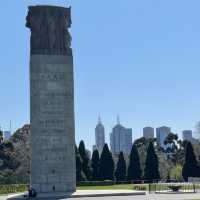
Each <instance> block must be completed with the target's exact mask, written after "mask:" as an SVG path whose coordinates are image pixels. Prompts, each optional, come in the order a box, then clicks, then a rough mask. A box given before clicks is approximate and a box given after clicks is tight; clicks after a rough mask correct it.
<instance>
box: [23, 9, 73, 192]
mask: <svg viewBox="0 0 200 200" xmlns="http://www.w3.org/2000/svg"><path fill="white" fill-rule="evenodd" d="M26 26H27V27H28V28H30V30H31V42H30V45H31V48H30V51H31V55H30V115H31V116H30V125H31V137H30V138H31V141H30V144H31V186H32V187H33V188H34V189H35V190H36V191H37V192H38V193H39V194H48V195H49V196H56V195H57V194H58V193H63V194H68V193H71V192H74V191H75V189H76V166H75V148H74V147H75V130H74V83H73V82H74V80H73V56H72V49H71V36H70V33H69V31H68V28H70V26H71V8H63V7H55V6H30V7H29V12H28V16H27V23H26Z"/></svg>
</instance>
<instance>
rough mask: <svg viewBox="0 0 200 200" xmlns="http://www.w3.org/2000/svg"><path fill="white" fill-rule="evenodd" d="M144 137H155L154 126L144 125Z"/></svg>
mask: <svg viewBox="0 0 200 200" xmlns="http://www.w3.org/2000/svg"><path fill="white" fill-rule="evenodd" d="M143 137H145V138H146V139H153V138H154V128H152V127H144V128H143Z"/></svg>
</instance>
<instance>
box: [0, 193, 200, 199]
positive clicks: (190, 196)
mask: <svg viewBox="0 0 200 200" xmlns="http://www.w3.org/2000/svg"><path fill="white" fill-rule="evenodd" d="M6 199H7V197H6V196H4V197H2V196H0V200H6ZM122 199H123V200H195V199H198V200H200V193H197V194H151V195H149V194H147V195H139V196H138V195H137V196H123V197H122V196H118V197H117V196H115V197H85V198H68V200H122ZM62 200H64V199H62ZM65 200H66V199H65Z"/></svg>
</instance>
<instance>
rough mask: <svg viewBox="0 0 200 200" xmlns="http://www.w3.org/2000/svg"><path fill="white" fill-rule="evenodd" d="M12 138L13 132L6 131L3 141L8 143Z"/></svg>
mask: <svg viewBox="0 0 200 200" xmlns="http://www.w3.org/2000/svg"><path fill="white" fill-rule="evenodd" d="M10 137H11V131H4V132H3V140H4V141H6V140H9V139H10Z"/></svg>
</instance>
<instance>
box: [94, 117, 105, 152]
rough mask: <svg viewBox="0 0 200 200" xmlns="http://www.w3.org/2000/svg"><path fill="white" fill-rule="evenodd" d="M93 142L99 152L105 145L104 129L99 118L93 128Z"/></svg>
mask: <svg viewBox="0 0 200 200" xmlns="http://www.w3.org/2000/svg"><path fill="white" fill-rule="evenodd" d="M95 142H96V149H97V150H98V151H99V152H101V151H102V150H103V147H104V145H105V128H104V126H103V124H102V122H101V118H100V117H99V119H98V124H97V126H96V128H95Z"/></svg>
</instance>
